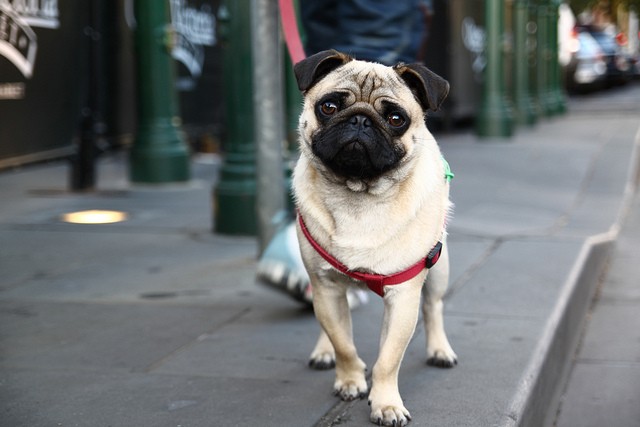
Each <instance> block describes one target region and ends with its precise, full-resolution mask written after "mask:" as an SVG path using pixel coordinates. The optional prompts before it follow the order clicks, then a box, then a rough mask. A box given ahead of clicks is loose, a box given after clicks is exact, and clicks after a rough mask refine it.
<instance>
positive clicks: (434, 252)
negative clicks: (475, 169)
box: [298, 212, 442, 297]
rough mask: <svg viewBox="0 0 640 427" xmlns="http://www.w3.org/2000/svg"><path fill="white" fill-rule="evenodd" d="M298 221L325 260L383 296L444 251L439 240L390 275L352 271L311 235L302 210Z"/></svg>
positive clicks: (428, 267) (431, 263) (416, 273)
mask: <svg viewBox="0 0 640 427" xmlns="http://www.w3.org/2000/svg"><path fill="white" fill-rule="evenodd" d="M298 222H299V223H300V229H301V230H302V233H304V235H305V237H306V238H307V240H308V241H309V243H310V244H311V246H313V248H314V249H315V250H316V252H318V253H319V254H320V256H322V258H324V259H325V261H327V262H328V263H329V264H331V265H332V266H333V267H334V268H335V269H336V270H338V271H340V272H341V273H344V274H346V275H347V276H349V277H351V278H353V279H356V280H360V281H363V282H365V283H366V284H367V286H368V287H369V289H371V290H372V291H373V292H375V293H376V294H378V295H380V296H381V297H384V287H385V286H388V285H398V284H400V283H404V282H406V281H407V280H410V279H413V278H414V277H416V276H417V275H418V274H419V273H420V272H421V271H422V270H424V269H425V268H426V269H430V268H431V267H433V266H434V265H435V264H436V262H438V259H440V254H441V253H442V242H438V243H436V245H435V246H434V247H433V249H431V250H430V251H429V254H428V255H427V256H426V257H424V258H422V259H421V260H420V261H418V262H417V263H415V264H414V265H412V266H411V267H409V268H407V269H406V270H403V271H401V272H399V273H395V274H391V275H388V276H385V275H382V274H372V273H361V272H358V271H351V270H349V269H348V268H347V266H345V265H344V264H342V263H341V262H340V261H338V260H337V259H336V258H335V257H334V256H332V255H331V254H330V253H329V252H327V251H326V250H325V249H324V248H323V247H322V246H320V244H319V243H318V242H316V241H315V239H314V238H313V236H311V233H309V230H308V229H307V226H306V224H305V223H304V220H303V219H302V215H300V212H298Z"/></svg>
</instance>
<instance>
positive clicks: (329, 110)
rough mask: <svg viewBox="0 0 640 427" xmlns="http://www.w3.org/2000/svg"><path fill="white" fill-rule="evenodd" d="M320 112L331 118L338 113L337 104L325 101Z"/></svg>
mask: <svg viewBox="0 0 640 427" xmlns="http://www.w3.org/2000/svg"><path fill="white" fill-rule="evenodd" d="M320 111H322V114H324V115H326V116H331V115H333V114H335V113H336V111H338V105H337V104H336V103H335V102H331V101H325V102H323V103H322V105H320Z"/></svg>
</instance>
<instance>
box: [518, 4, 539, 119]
mask: <svg viewBox="0 0 640 427" xmlns="http://www.w3.org/2000/svg"><path fill="white" fill-rule="evenodd" d="M528 3H529V2H528V1H527V0H515V2H514V6H513V7H514V33H515V34H514V39H515V40H514V41H515V53H514V64H513V70H514V92H513V103H514V106H515V110H516V117H515V118H516V121H517V123H518V124H523V125H533V124H534V123H535V122H536V120H537V116H536V111H535V106H534V104H533V100H532V99H531V94H530V92H529V49H528V47H527V24H528V23H529V5H528Z"/></svg>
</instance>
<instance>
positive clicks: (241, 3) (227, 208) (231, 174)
mask: <svg viewBox="0 0 640 427" xmlns="http://www.w3.org/2000/svg"><path fill="white" fill-rule="evenodd" d="M250 3H251V2H250V0H225V1H223V3H222V5H221V6H220V9H219V13H218V21H219V23H220V32H221V34H220V35H221V39H222V43H223V45H222V47H223V63H224V74H223V76H224V82H225V84H224V88H223V89H224V101H225V104H226V115H227V120H226V121H227V129H226V138H225V141H224V150H225V157H224V163H223V165H222V168H221V171H220V181H219V182H218V184H217V186H216V188H215V190H214V194H213V204H214V221H215V226H214V230H215V231H216V232H218V233H223V234H233V235H251V236H255V235H257V232H258V230H257V222H258V221H257V215H256V203H255V199H256V165H255V163H256V155H255V142H254V113H253V82H252V70H253V65H252V64H253V63H252V59H251V32H250V31H251V26H250V22H251V15H250Z"/></svg>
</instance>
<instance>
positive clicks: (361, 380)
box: [310, 275, 368, 400]
mask: <svg viewBox="0 0 640 427" xmlns="http://www.w3.org/2000/svg"><path fill="white" fill-rule="evenodd" d="M313 276H315V275H313ZM313 276H312V278H311V280H312V282H311V283H312V286H313V309H314V311H315V314H316V318H317V319H318V321H319V322H320V326H322V329H323V331H324V333H326V335H327V336H328V337H329V340H330V341H331V344H332V345H333V349H334V351H335V357H336V363H335V364H336V381H335V383H334V385H333V389H334V393H335V394H336V395H338V396H340V397H341V398H342V400H354V399H361V398H363V397H365V396H366V395H367V390H368V388H367V381H366V379H365V375H364V373H365V368H366V365H365V363H364V362H363V361H362V360H361V359H360V358H359V357H358V354H357V351H356V347H355V345H354V343H353V331H352V327H351V311H350V310H349V304H348V302H347V296H346V285H344V284H341V283H335V282H333V281H331V280H329V279H327V278H318V277H317V276H315V277H313ZM314 279H315V280H314ZM320 280H321V281H322V283H319V282H318V281H320ZM327 347H328V346H327V342H326V338H325V337H323V335H322V334H321V335H320V338H319V340H318V344H317V345H316V348H315V350H314V353H312V355H311V362H310V365H312V366H313V365H314V360H318V358H319V357H320V356H321V353H325V355H326V351H327V350H328V349H327ZM319 350H322V351H319ZM325 359H326V358H325ZM324 362H325V363H326V360H324Z"/></svg>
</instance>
